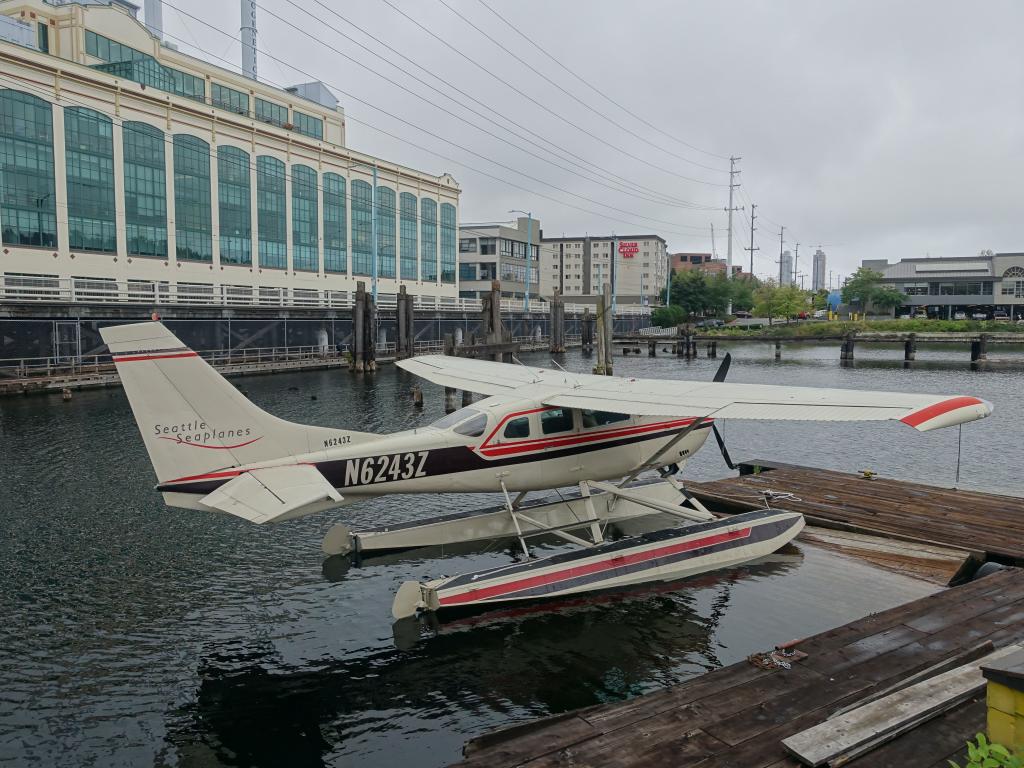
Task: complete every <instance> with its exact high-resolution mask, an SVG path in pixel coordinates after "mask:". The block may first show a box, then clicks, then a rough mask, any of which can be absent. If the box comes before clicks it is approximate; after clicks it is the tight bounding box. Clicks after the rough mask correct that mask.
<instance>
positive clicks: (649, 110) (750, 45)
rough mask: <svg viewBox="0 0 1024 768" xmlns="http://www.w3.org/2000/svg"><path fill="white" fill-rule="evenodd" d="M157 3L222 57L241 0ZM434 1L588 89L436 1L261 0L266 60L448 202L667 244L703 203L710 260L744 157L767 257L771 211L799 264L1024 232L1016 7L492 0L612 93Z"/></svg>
mask: <svg viewBox="0 0 1024 768" xmlns="http://www.w3.org/2000/svg"><path fill="white" fill-rule="evenodd" d="M165 1H166V3H167V4H166V5H165V9H164V27H165V29H166V31H167V34H168V39H170V40H172V41H173V42H178V43H179V45H180V47H181V48H182V49H183V50H187V51H189V52H194V50H195V48H196V46H198V47H199V48H200V49H201V50H202V51H203V52H204V53H203V55H204V56H205V57H207V58H209V59H211V60H213V61H214V62H215V63H222V64H223V62H221V61H220V60H219V59H218V58H217V57H222V58H224V59H228V60H229V61H230V62H231V63H232V64H237V62H238V60H239V58H240V55H241V54H240V46H239V44H238V42H237V39H233V38H237V37H238V31H237V28H238V4H237V2H234V1H233V0H220V1H219V2H215V3H211V2H209V0H165ZM388 2H390V3H393V4H394V6H396V7H397V8H398V9H400V10H401V11H404V12H405V13H406V14H408V15H409V16H410V17H412V18H413V19H415V20H416V21H418V22H419V23H420V24H422V25H423V26H424V27H426V28H427V29H428V30H430V31H431V32H433V33H434V34H436V35H437V36H438V37H440V38H442V39H443V40H444V41H446V42H448V43H450V44H451V45H452V46H453V47H454V49H455V50H452V49H450V48H447V47H446V46H445V45H444V44H443V43H442V42H439V41H438V40H437V39H435V38H433V37H431V36H430V34H429V33H428V32H426V31H424V30H423V29H420V28H418V27H417V26H416V25H415V24H414V23H413V22H412V21H410V20H408V19H406V18H403V16H402V15H400V14H399V12H398V11H396V10H394V9H393V8H392V7H389V5H388V4H387V3H388ZM443 2H444V3H447V4H448V5H449V6H450V7H451V8H452V9H454V10H455V11H458V12H459V13H460V14H462V15H463V16H464V17H465V18H466V19H468V20H469V21H471V22H473V23H474V24H476V25H477V26H478V27H479V28H480V29H481V30H483V31H484V32H486V33H487V34H489V35H490V36H491V37H493V38H494V39H495V40H496V41H497V43H500V44H501V45H504V46H505V47H506V48H508V49H509V50H510V51H512V52H514V53H516V54H517V55H518V56H520V57H521V58H522V59H524V60H525V61H526V62H528V63H529V64H530V65H532V66H533V67H534V68H535V69H536V70H538V71H539V72H540V73H542V74H543V75H544V76H546V77H548V78H550V79H551V80H552V81H554V83H556V84H557V86H560V87H561V88H562V89H564V90H565V91H567V92H568V93H569V94H572V95H573V96H575V97H577V98H578V99H579V101H576V100H574V99H573V98H572V96H569V95H566V93H564V92H563V91H561V90H559V88H558V87H556V86H554V85H552V84H551V83H549V82H546V81H545V80H544V79H543V78H542V77H541V76H540V75H538V74H536V73H534V72H532V71H530V70H529V69H528V68H527V67H526V66H525V65H524V64H522V63H520V62H518V61H516V60H515V59H514V58H513V57H512V56H511V55H509V53H506V52H505V51H503V50H502V49H501V48H500V47H499V45H498V44H497V43H495V42H492V41H491V40H488V39H487V38H486V37H485V36H484V35H483V34H482V33H481V32H480V31H477V30H475V29H473V28H472V27H471V26H469V25H468V24H467V23H466V21H464V20H463V19H461V18H459V16H457V15H456V14H455V13H453V11H452V10H449V9H448V8H446V7H445V5H444V4H443V3H442V0H415V1H413V0H360V2H357V3H339V2H336V0H326V1H325V2H324V3H323V4H321V3H320V2H318V0H259V6H260V7H259V9H258V11H257V13H258V28H259V34H260V40H259V48H260V49H261V51H263V52H265V53H261V56H260V63H259V72H260V78H261V79H262V80H265V81H266V82H268V83H271V84H274V85H281V84H289V85H290V84H293V83H296V82H301V81H304V80H309V79H314V78H316V79H320V80H323V81H324V82H325V83H327V84H328V86H329V87H330V88H331V89H332V90H333V91H334V92H335V94H336V95H337V96H338V98H339V99H340V101H341V104H342V105H343V107H344V108H345V111H346V114H347V116H348V117H349V122H348V141H347V143H348V145H349V146H350V147H352V148H353V149H356V150H359V151H362V152H368V153H372V154H376V155H378V156H380V157H383V158H385V159H387V160H390V161H394V162H400V163H403V164H406V165H409V166H412V167H414V168H417V169H419V170H423V171H427V172H430V173H441V172H445V171H447V172H450V173H451V174H452V175H453V176H455V178H456V179H457V180H458V181H459V183H460V184H461V186H462V190H463V194H462V202H461V212H460V218H461V220H462V221H463V222H483V221H498V220H506V219H509V218H511V215H510V214H509V213H508V211H509V209H524V210H530V211H532V212H533V214H534V216H535V217H537V218H538V219H540V221H541V224H542V226H543V229H544V232H545V234H547V235H553V236H561V235H562V234H565V235H578V234H583V233H587V232H589V233H591V234H601V235H603V234H608V233H610V232H612V231H614V232H617V233H620V234H638V233H646V232H653V233H658V234H661V235H662V236H663V237H665V238H666V240H668V242H669V248H670V250H673V251H679V250H688V251H708V250H710V248H711V238H710V226H711V224H712V223H713V224H714V227H715V232H716V238H715V245H716V250H717V252H718V253H719V254H720V255H723V256H724V254H725V251H726V237H725V228H726V214H725V211H724V210H723V209H724V208H725V207H726V204H727V199H728V197H727V196H728V187H727V184H728V178H729V177H728V173H727V172H726V171H727V170H728V165H729V162H728V160H727V159H726V158H728V156H729V155H737V156H741V157H742V158H743V159H742V161H741V162H740V163H739V164H738V167H739V168H740V169H742V173H741V174H740V176H739V177H738V178H739V180H740V182H741V184H742V187H741V189H740V193H739V194H738V195H737V198H736V200H737V202H736V204H737V205H742V206H745V207H746V210H745V211H743V212H738V213H737V214H736V216H735V218H734V228H735V239H736V242H734V246H733V249H734V250H733V258H734V260H739V259H742V260H743V263H744V264H748V263H749V255H748V253H747V251H745V250H742V249H743V248H744V247H745V246H747V245H749V237H750V236H749V224H748V219H747V218H746V215H748V214H749V211H750V204H751V203H756V204H757V206H758V209H757V210H758V214H763V217H760V218H759V219H758V222H757V226H758V231H757V233H756V235H755V244H756V245H758V246H760V248H761V250H760V251H759V252H757V254H756V259H755V271H756V272H757V273H758V274H759V275H768V274H777V270H778V267H777V265H776V262H775V260H776V259H777V258H778V251H779V236H778V233H779V225H785V226H786V241H787V242H786V246H785V247H786V248H788V249H789V248H792V247H793V245H794V244H795V243H796V242H799V243H800V255H801V271H803V268H804V265H805V264H806V265H808V266H809V263H810V262H809V259H808V260H807V261H804V259H803V256H804V254H806V255H807V256H810V254H811V253H813V251H814V248H815V247H816V246H817V245H818V244H823V247H824V250H825V251H826V252H827V253H828V256H829V268H830V269H832V270H834V271H835V272H837V273H843V274H845V273H848V272H850V271H852V270H853V269H854V268H856V266H858V265H859V264H860V261H861V259H863V258H888V259H890V260H895V259H899V258H902V257H909V256H924V255H926V254H930V255H931V256H963V255H974V254H976V253H977V252H978V251H979V250H981V249H983V248H991V249H993V250H995V251H997V252H998V251H1024V222H1022V219H1024V217H1022V211H1021V209H1022V203H1024V43H1022V42H1021V40H1022V35H1021V31H1022V30H1024V3H1021V2H1018V1H1016V0H1006V1H1005V2H992V1H989V0H986V2H981V3H966V2H940V1H938V0H929V1H927V2H925V1H922V2H897V3H894V2H882V1H881V0H879V1H878V2H870V1H868V0H851V1H850V2H838V1H830V2H820V1H819V0H807V1H806V2H782V1H780V0H771V1H770V2H769V1H767V0H766V1H765V2H733V3H721V2H672V1H654V0H650V1H649V0H631V1H630V2H623V0H587V1H586V2H583V0H573V1H572V2H569V1H568V0H565V1H563V2H553V1H552V0H516V2H508V0H483V2H486V3H487V4H488V5H489V6H490V7H491V8H493V9H494V10H496V11H497V12H498V13H500V14H501V15H502V16H503V17H504V18H505V19H507V20H508V21H509V22H511V23H512V24H514V25H515V27H516V28H517V29H519V30H520V31H521V32H523V33H524V34H525V35H526V36H527V37H528V38H529V40H532V41H533V42H535V43H537V44H538V45H539V46H540V47H541V48H542V49H543V50H544V51H546V52H547V53H549V54H551V56H553V57H554V58H555V59H557V60H558V62H561V63H562V64H564V65H565V66H566V67H567V68H568V69H569V70H572V72H575V73H576V74H578V75H580V76H581V77H582V78H583V79H584V80H586V81H587V82H588V83H590V84H591V85H593V86H596V87H597V88H598V89H599V90H600V91H601V92H603V93H604V94H605V95H607V96H608V97H610V98H611V99H613V100H614V101H616V102H618V103H619V104H620V105H622V107H625V108H626V109H625V110H623V109H620V108H619V107H618V106H615V105H614V104H612V103H610V102H609V101H607V100H606V99H605V98H604V97H603V96H601V95H599V94H598V93H597V92H595V91H594V90H591V89H590V88H589V87H588V86H587V85H584V84H583V83H582V82H581V81H580V80H578V79H576V78H575V77H574V76H573V75H572V74H571V73H570V72H568V71H566V70H565V69H562V68H561V67H560V66H559V64H558V63H556V61H553V60H552V59H550V58H548V57H547V56H545V55H544V54H543V53H542V52H541V51H540V50H538V48H535V47H533V46H532V45H531V44H530V42H528V41H527V40H526V39H524V38H523V37H521V36H519V35H518V34H517V33H516V32H515V31H514V30H513V29H512V28H510V27H509V26H507V25H506V24H505V23H504V22H503V21H502V20H501V19H499V18H498V17H497V16H495V15H494V14H492V12H491V11H490V10H488V7H487V6H485V5H484V4H483V2H481V0H443ZM177 8H180V9H181V10H182V11H185V12H188V13H191V14H194V15H195V16H198V17H200V18H202V19H203V21H204V22H205V23H200V22H198V21H195V20H193V19H189V18H187V17H186V16H185V15H183V14H182V13H180V12H179V11H178V10H176V9H177ZM328 9H330V10H328ZM304 10H305V11H309V12H310V13H312V14H313V17H316V18H317V19H319V22H318V21H316V20H314V18H313V17H311V16H309V15H307V14H306V13H304V12H303V11H304ZM272 14H278V15H279V16H280V18H274V16H273V15H272ZM335 14H340V15H341V16H339V15H335ZM342 17H344V18H342ZM346 20H347V21H346ZM349 22H351V23H352V24H356V25H358V26H360V27H362V28H363V29H364V30H366V31H367V32H369V33H370V34H372V35H374V36H375V37H377V38H379V39H380V40H381V41H382V42H384V43H386V44H387V45H390V46H391V47H393V48H394V49H396V50H397V51H399V52H401V53H402V54H403V55H405V56H406V57H408V58H409V59H411V60H413V61H414V62H416V64H419V65H421V66H422V67H424V68H425V69H426V71H427V72H429V73H430V74H427V73H426V72H424V71H423V70H419V69H416V68H415V66H414V65H412V64H410V63H409V62H407V61H403V60H402V59H400V58H399V57H398V56H397V55H396V54H395V53H392V52H391V51H389V50H387V49H386V48H384V47H382V46H381V45H380V44H379V43H377V42H374V41H373V40H372V39H370V38H368V37H367V36H365V35H364V34H363V33H361V32H359V31H357V30H356V29H355V28H354V27H353V26H351V25H350V24H349ZM290 24H291V25H294V27H290V26H289V25H290ZM330 27H334V28H335V29H331V28H330ZM218 30H223V32H221V31H218ZM335 30H337V31H335ZM225 33H226V34H225ZM340 33H345V34H347V35H349V36H351V37H352V38H354V39H355V40H358V41H360V42H362V43H364V44H365V45H366V46H367V47H369V48H370V49H372V50H373V51H375V52H377V53H379V54H380V55H381V56H382V57H384V58H385V59H387V60H389V61H392V62H395V63H396V64H398V65H400V66H401V67H403V68H405V69H407V70H409V71H411V72H414V73H415V74H416V75H417V76H419V77H421V78H422V79H423V80H425V81H427V82H428V83H430V85H432V86H433V87H434V88H436V89H437V91H434V90H431V89H430V88H428V87H427V86H426V85H424V84H422V83H419V82H416V81H415V80H414V79H413V78H411V77H410V76H409V75H406V74H404V73H402V72H401V71H399V70H398V69H395V68H393V67H391V66H389V65H388V64H386V63H384V61H382V60H381V59H380V58H376V57H374V56H373V55H372V54H370V53H368V52H367V51H365V50H363V49H361V48H360V47H359V46H358V45H356V44H355V43H353V42H352V41H350V40H347V39H345V38H344V37H343V36H342V35H341V34H340ZM343 54H344V55H343ZM460 54H462V55H460ZM345 56H349V57H351V59H354V60H355V62H359V64H363V65H365V66H366V67H367V68H363V67H361V66H359V64H357V63H355V62H353V61H352V60H350V59H347V58H345ZM274 57H276V58H277V59H280V60H281V61H275V60H274ZM474 62H476V63H478V64H480V65H482V66H483V67H486V68H487V69H488V70H490V71H491V72H492V73H493V75H494V76H496V77H494V76H492V75H490V74H488V73H487V72H485V71H483V70H482V69H481V68H479V67H478V66H477V64H475V63H474ZM374 73H380V74H383V75H386V76H387V77H389V78H391V79H393V80H394V81H396V82H397V83H400V84H401V85H402V86H405V87H406V88H408V89H409V90H411V91H412V92H413V93H415V94H418V95H420V96H422V97H423V98H422V99H420V98H417V97H416V96H414V95H412V94H410V93H409V92H407V91H403V90H402V89H401V88H400V87H398V86H396V85H393V84H391V83H388V82H387V81H385V80H383V79H381V77H379V76H378V75H377V74H374ZM496 78H501V79H503V80H505V81H506V82H507V83H508V85H506V84H504V83H502V82H501V81H500V80H499V79H496ZM510 86H511V87H510ZM453 88H458V89H460V90H461V91H462V92H464V94H467V95H468V96H467V95H462V94H460V93H458V92H457V91H455V90H453ZM513 88H516V89H518V90H520V91H522V92H523V93H524V94H526V95H527V96H529V97H530V98H531V99H533V100H535V102H536V103H533V102H531V101H530V100H529V99H528V98H526V97H524V96H523V95H520V94H519V93H517V92H516V91H515V90H513ZM438 91H440V92H442V93H444V94H448V95H450V96H452V97H453V98H455V99H457V100H458V101H459V102H462V103H463V104H467V105H469V106H471V107H472V108H473V109H475V110H476V111H478V112H480V113H482V114H483V115H485V116H486V118H487V119H486V120H485V119H483V118H482V117H480V116H477V115H474V114H472V113H471V112H470V111H469V110H467V109H465V108H463V107H462V106H460V105H459V104H457V103H455V102H453V101H450V100H448V99H446V98H445V97H444V96H442V95H440V94H439V93H438ZM580 102H583V103H582V104H581V103H580ZM434 105H438V106H440V107H443V108H444V109H447V110H449V111H451V112H453V113H455V114H457V115H458V116H459V117H460V118H464V120H465V121H468V122H464V121H463V120H460V119H458V118H456V117H453V116H452V115H450V114H446V113H445V112H444V111H441V109H439V108H438V106H434ZM588 107H589V108H588ZM378 110H385V111H386V112H388V113H390V115H391V116H389V115H386V114H384V113H383V112H381V111H378ZM402 120H404V121H407V122H402ZM515 123H517V124H518V125H519V126H522V127H517V126H516V125H515ZM615 123H618V124H619V125H618V126H616V125H615ZM648 124H649V125H648ZM473 126H479V127H481V128H483V129H485V130H487V131H489V132H491V133H492V134H495V135H496V136H500V137H501V138H502V139H505V141H504V142H503V141H501V140H500V139H498V138H495V136H490V135H487V134H486V133H484V132H482V131H481V130H478V128H476V127H473ZM652 126H653V127H652ZM506 129H508V130H506ZM381 130H383V131H386V132H387V133H389V134H393V137H392V136H388V135H386V134H385V133H382V132H381ZM509 130H511V131H514V132H515V133H517V134H519V136H521V137H525V138H519V137H517V136H516V135H513V134H512V133H509V132H508V131H509ZM424 131H429V132H430V134H435V135H430V134H428V133H425V132H424ZM588 134H589V135H588ZM633 134H636V135H633ZM395 137H397V138H395ZM526 139H528V140H529V141H533V142H536V145H531V144H530V143H528V141H527V140H526ZM448 142H454V143H455V144H457V145H458V146H453V145H452V144H451V143H448ZM413 145H417V146H413ZM537 145H539V146H537ZM688 145H689V146H688ZM520 148H524V149H527V150H529V151H530V152H533V153H535V154H536V155H539V156H540V157H537V156H533V155H531V154H527V153H525V152H523V151H521V149H520ZM694 148H696V149H694ZM432 153H436V154H432ZM474 153H475V154H474ZM552 153H554V154H552ZM688 161H692V162H688ZM556 164H557V165H556ZM698 164H699V165H698ZM559 166H561V167H559ZM701 166H707V167H701ZM571 171H576V174H579V175H576V174H574V173H572V172H571ZM694 180H698V181H694ZM699 181H705V182H710V183H699ZM584 198H586V199H584ZM667 198H671V200H670V201H669V200H667ZM574 206H575V207H574ZM695 206H697V209H695ZM703 208H709V209H711V210H703ZM807 271H809V269H808V270H807Z"/></svg>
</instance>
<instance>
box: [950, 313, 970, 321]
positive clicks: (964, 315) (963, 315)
mask: <svg viewBox="0 0 1024 768" xmlns="http://www.w3.org/2000/svg"><path fill="white" fill-rule="evenodd" d="M953 319H954V320H966V319H967V313H966V312H954V313H953Z"/></svg>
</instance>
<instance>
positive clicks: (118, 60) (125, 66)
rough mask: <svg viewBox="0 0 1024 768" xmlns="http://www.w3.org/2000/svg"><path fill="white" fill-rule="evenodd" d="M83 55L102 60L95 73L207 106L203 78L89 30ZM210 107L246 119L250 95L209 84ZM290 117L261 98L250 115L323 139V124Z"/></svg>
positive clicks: (313, 119) (296, 115) (299, 116)
mask: <svg viewBox="0 0 1024 768" xmlns="http://www.w3.org/2000/svg"><path fill="white" fill-rule="evenodd" d="M85 52H86V53H87V54H89V55H90V56H95V57H96V58H98V59H102V60H103V62H104V63H103V64H96V65H94V66H93V68H94V69H98V70H100V71H101V72H107V73H108V74H111V75H115V76H116V77H122V78H124V79H125V80H131V81H132V82H136V83H142V84H143V85H146V86H149V87H151V88H156V89H158V90H161V91H165V92H167V93H173V94H175V95H177V96H184V97H186V98H189V99H194V100H195V101H201V102H204V103H205V102H206V81H205V80H204V79H203V78H202V77H197V76H196V75H190V74H189V73H188V72H183V71H182V70H180V69H175V68H174V67H168V66H166V65H164V64H161V63H160V62H159V61H157V60H156V59H155V58H153V57H152V56H150V55H149V54H148V53H144V52H142V51H140V50H137V49H135V48H131V47H129V46H127V45H123V44H121V43H119V42H117V41H116V40H111V39H110V38H108V37H104V36H103V35H98V34H96V33H95V32H92V31H90V30H86V33H85ZM210 103H211V104H213V105H214V106H216V107H220V108H221V109H227V110H229V111H231V112H235V113H237V114H240V115H246V116H248V115H249V94H247V93H243V92H242V91H238V90H235V89H234V88H229V87H228V86H226V85H221V84H220V83H211V85H210ZM292 114H293V117H292V121H291V122H290V121H289V120H288V107H286V106H284V105H283V104H275V103H274V102H272V101H267V100H265V99H261V98H257V99H256V105H255V109H254V111H253V116H254V117H255V118H256V119H257V120H261V121H263V122H265V123H271V124H272V125H277V126H280V127H284V126H288V125H291V127H292V128H293V129H294V130H295V131H297V132H298V133H301V134H304V135H306V136H309V137H311V138H314V139H320V140H322V139H323V137H324V121H323V120H321V119H320V118H319V117H314V116H313V115H307V114H304V113H303V112H299V111H298V110H293V112H292Z"/></svg>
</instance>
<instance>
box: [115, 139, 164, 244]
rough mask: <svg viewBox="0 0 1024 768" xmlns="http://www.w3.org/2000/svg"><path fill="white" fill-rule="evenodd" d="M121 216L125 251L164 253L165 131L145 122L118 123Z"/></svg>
mask: <svg viewBox="0 0 1024 768" xmlns="http://www.w3.org/2000/svg"><path fill="white" fill-rule="evenodd" d="M121 136H122V139H123V142H122V143H123V145H124V147H123V151H124V220H125V231H126V234H127V240H128V242H127V245H128V253H129V254H131V255H133V256H160V257H163V258H166V257H167V166H166V164H165V150H164V132H163V131H161V130H160V129H159V128H154V127H153V126H152V125H148V124H147V123H138V122H134V121H131V120H126V121H125V122H123V123H122V124H121Z"/></svg>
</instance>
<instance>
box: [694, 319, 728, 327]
mask: <svg viewBox="0 0 1024 768" xmlns="http://www.w3.org/2000/svg"><path fill="white" fill-rule="evenodd" d="M724 325H725V321H724V320H719V319H718V318H717V317H709V318H706V319H704V320H698V321H697V327H698V328H721V327H722V326H724Z"/></svg>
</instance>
